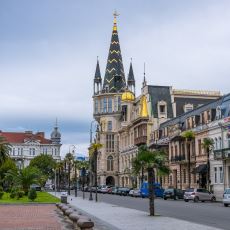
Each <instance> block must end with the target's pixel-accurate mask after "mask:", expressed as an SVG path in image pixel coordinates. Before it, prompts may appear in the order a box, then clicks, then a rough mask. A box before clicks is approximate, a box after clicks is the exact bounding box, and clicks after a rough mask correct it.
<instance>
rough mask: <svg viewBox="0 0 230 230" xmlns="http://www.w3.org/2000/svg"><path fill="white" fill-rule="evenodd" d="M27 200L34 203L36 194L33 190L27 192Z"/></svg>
mask: <svg viewBox="0 0 230 230" xmlns="http://www.w3.org/2000/svg"><path fill="white" fill-rule="evenodd" d="M28 198H29V199H30V200H32V201H34V200H35V199H36V198H37V192H36V190H35V189H34V188H32V189H30V190H29V193H28Z"/></svg>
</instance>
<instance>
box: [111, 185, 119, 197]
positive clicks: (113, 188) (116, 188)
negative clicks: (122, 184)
mask: <svg viewBox="0 0 230 230" xmlns="http://www.w3.org/2000/svg"><path fill="white" fill-rule="evenodd" d="M118 189H119V187H112V191H111V194H113V195H115V194H117V191H118Z"/></svg>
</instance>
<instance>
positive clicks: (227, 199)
mask: <svg viewBox="0 0 230 230" xmlns="http://www.w3.org/2000/svg"><path fill="white" fill-rule="evenodd" d="M223 204H224V206H225V207H228V205H230V188H226V189H225V191H224V195H223Z"/></svg>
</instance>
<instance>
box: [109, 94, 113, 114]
mask: <svg viewBox="0 0 230 230" xmlns="http://www.w3.org/2000/svg"><path fill="white" fill-rule="evenodd" d="M112 105H113V103H112V98H111V97H109V98H108V112H109V113H112Z"/></svg>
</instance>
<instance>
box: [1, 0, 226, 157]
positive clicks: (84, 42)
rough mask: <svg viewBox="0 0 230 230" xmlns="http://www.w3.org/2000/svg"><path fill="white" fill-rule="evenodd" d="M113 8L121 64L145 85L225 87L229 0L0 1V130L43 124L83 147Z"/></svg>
mask: <svg viewBox="0 0 230 230" xmlns="http://www.w3.org/2000/svg"><path fill="white" fill-rule="evenodd" d="M114 9H116V10H117V11H118V12H119V13H120V16H119V18H118V30H119V38H120V44H121V51H122V57H123V61H124V68H125V72H126V74H127V72H128V67H129V62H130V58H132V59H133V68H134V74H135V78H136V84H137V92H140V87H141V82H142V79H143V63H144V62H145V63H146V77H147V83H148V84H156V85H170V86H173V87H174V88H180V89H207V90H220V91H221V92H222V93H228V92H230V87H229V86H230V64H229V62H230V14H229V12H230V1H229V0H226V1H224V0H193V1H184V0H180V1H179V0H174V1H172V0H154V1H153V0H144V1H137V0H136V1H134V0H117V1H111V0H97V1H96V0H95V1H92V0H91V1H90V0H33V1H32V0H20V1H18V0H5V1H4V0H0V129H1V130H4V131H25V130H33V131H45V132H46V135H47V137H49V135H50V133H51V131H52V129H53V125H54V123H55V119H56V117H57V118H58V122H59V127H60V130H61V133H62V143H63V148H62V154H63V155H64V154H65V153H66V152H67V151H68V149H69V146H71V145H73V144H74V145H75V146H76V151H77V152H78V153H86V152H87V146H88V144H89V130H90V122H91V121H92V119H93V117H92V91H93V82H92V80H93V77H94V72H95V67H96V58H97V56H99V60H100V66H101V72H102V74H103V75H104V70H105V65H106V60H107V55H108V49H109V43H110V39H111V32H112V23H113V15H112V14H113V11H114Z"/></svg>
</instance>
